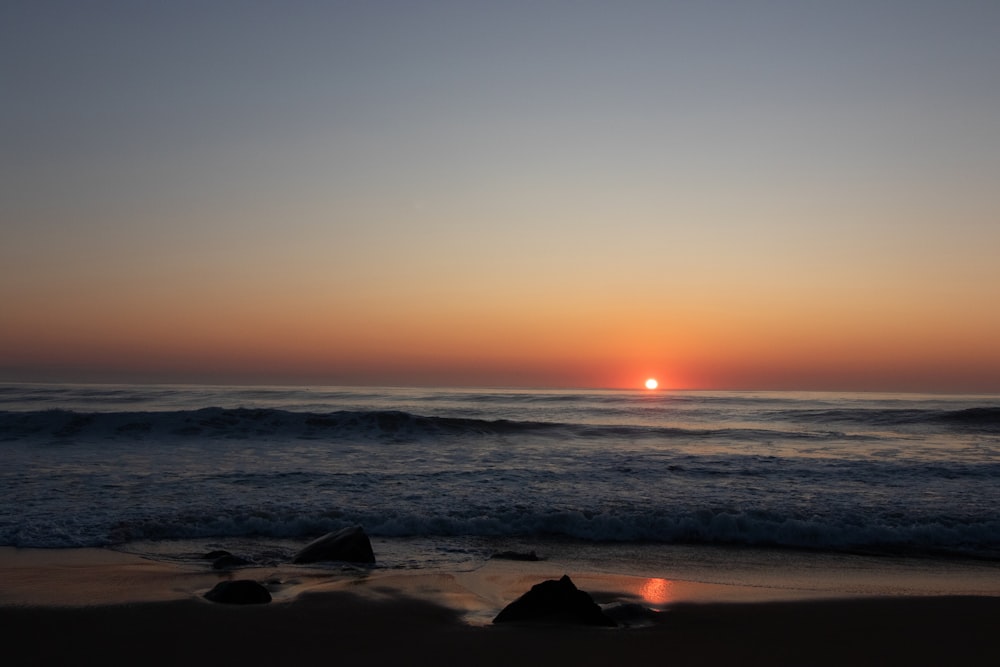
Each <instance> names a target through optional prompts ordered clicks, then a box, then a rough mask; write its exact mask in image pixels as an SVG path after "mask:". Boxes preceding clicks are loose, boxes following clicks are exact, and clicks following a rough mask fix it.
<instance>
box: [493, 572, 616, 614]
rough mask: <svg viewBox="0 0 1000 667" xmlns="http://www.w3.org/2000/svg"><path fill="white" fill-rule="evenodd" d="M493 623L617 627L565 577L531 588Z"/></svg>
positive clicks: (584, 593) (505, 608)
mask: <svg viewBox="0 0 1000 667" xmlns="http://www.w3.org/2000/svg"><path fill="white" fill-rule="evenodd" d="M493 622H494V623H519V622H520V623H524V622H536V623H538V622H540V623H572V624H576V625H604V626H614V625H617V624H616V623H615V622H614V620H612V619H611V618H609V617H608V616H606V615H605V614H604V612H603V611H601V608H600V607H599V606H597V603H596V602H594V600H593V598H591V597H590V595H588V594H587V593H586V592H584V591H581V590H580V589H579V588H577V587H576V585H575V584H574V583H573V582H572V580H570V578H569V577H568V576H566V575H563V577H562V579H559V580H558V581H556V580H555V579H550V580H548V581H543V582H542V583H540V584H536V585H534V586H532V587H531V590H530V591H528V592H527V593H525V594H524V595H522V596H521V597H519V598H518V599H516V600H514V601H513V602H511V603H510V604H509V605H507V606H506V607H504V608H503V611H501V612H500V613H499V614H497V617H496V618H494V619H493Z"/></svg>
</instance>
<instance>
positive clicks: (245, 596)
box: [205, 579, 271, 604]
mask: <svg viewBox="0 0 1000 667" xmlns="http://www.w3.org/2000/svg"><path fill="white" fill-rule="evenodd" d="M205 599H206V600H211V601H212V602H219V603H221V604H266V603H268V602H270V601H271V594H270V593H269V592H268V590H267V589H266V588H264V587H263V586H261V585H260V584H258V583H257V582H256V581H253V580H251V579H237V580H236V581H220V582H219V583H217V584H216V585H215V588H213V589H212V590H210V591H209V592H207V593H205Z"/></svg>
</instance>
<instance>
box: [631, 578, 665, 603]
mask: <svg viewBox="0 0 1000 667" xmlns="http://www.w3.org/2000/svg"><path fill="white" fill-rule="evenodd" d="M672 586H673V582H671V581H667V580H666V579H646V580H644V581H643V582H642V585H641V586H640V587H639V595H641V596H642V599H643V601H644V602H646V604H651V605H657V606H660V605H665V604H667V603H668V602H670V601H671V600H672V599H673V596H672V595H671V590H670V589H671V587H672Z"/></svg>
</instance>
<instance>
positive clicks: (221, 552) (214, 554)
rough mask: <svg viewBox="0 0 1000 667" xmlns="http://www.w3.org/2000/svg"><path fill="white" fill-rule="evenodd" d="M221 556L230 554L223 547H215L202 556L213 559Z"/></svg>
mask: <svg viewBox="0 0 1000 667" xmlns="http://www.w3.org/2000/svg"><path fill="white" fill-rule="evenodd" d="M223 556H232V554H231V553H229V552H228V551H226V550H225V549H216V550H215V551H209V552H208V553H207V554H205V555H203V556H202V558H204V559H205V560H215V559H217V558H222V557H223Z"/></svg>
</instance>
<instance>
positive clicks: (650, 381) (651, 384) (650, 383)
mask: <svg viewBox="0 0 1000 667" xmlns="http://www.w3.org/2000/svg"><path fill="white" fill-rule="evenodd" d="M659 386H660V383H659V382H657V381H656V379H655V378H649V379H648V380H646V389H656V388H657V387H659Z"/></svg>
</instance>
